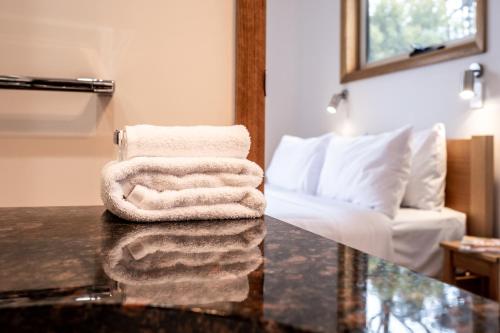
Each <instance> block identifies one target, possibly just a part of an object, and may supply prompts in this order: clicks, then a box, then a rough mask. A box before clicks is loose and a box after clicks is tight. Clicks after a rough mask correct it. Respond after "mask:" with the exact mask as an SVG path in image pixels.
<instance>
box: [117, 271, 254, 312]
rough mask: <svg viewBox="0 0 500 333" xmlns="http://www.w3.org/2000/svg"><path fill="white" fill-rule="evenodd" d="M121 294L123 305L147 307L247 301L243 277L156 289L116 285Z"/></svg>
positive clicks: (166, 284) (162, 285)
mask: <svg viewBox="0 0 500 333" xmlns="http://www.w3.org/2000/svg"><path fill="white" fill-rule="evenodd" d="M118 287H119V288H120V290H121V291H122V292H123V293H124V294H125V301H124V302H125V304H132V305H148V306H151V305H152V306H172V305H177V306H180V305H202V304H209V303H218V302H242V301H244V300H245V299H246V298H247V297H248V292H249V284H248V278H247V277H246V276H242V277H238V278H234V279H224V280H213V281H199V282H195V281H188V282H173V283H172V282H167V283H163V284H156V285H149V284H143V285H129V284H122V283H120V284H119V285H118Z"/></svg>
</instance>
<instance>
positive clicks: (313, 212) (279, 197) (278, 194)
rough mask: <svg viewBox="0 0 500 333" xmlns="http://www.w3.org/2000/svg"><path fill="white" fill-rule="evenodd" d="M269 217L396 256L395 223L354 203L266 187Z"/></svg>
mask: <svg viewBox="0 0 500 333" xmlns="http://www.w3.org/2000/svg"><path fill="white" fill-rule="evenodd" d="M264 193H265V196H266V201H267V208H266V214H267V215H269V216H272V217H275V218H277V219H280V220H282V221H284V222H287V223H290V224H293V225H295V226H297V227H299V228H302V229H305V230H308V231H310V232H313V233H315V234H318V235H321V236H323V237H326V238H328V239H331V240H334V241H337V242H339V243H342V244H345V245H348V246H350V247H353V248H355V249H358V250H361V251H363V252H366V253H368V254H371V255H374V256H377V257H380V258H383V259H387V260H391V259H392V258H393V257H394V251H393V245H392V231H391V220H390V219H389V218H388V217H387V216H386V215H384V214H382V213H378V212H375V211H373V210H369V209H364V208H359V207H357V206H354V205H352V204H348V203H344V202H340V201H335V200H334V199H327V198H321V197H317V196H313V195H308V194H304V193H298V192H292V191H288V190H282V189H279V188H277V187H275V186H271V185H266V188H265V192H264Z"/></svg>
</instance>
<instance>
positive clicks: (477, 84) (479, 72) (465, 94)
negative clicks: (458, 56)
mask: <svg viewBox="0 0 500 333" xmlns="http://www.w3.org/2000/svg"><path fill="white" fill-rule="evenodd" d="M483 72H484V70H483V65H481V64H479V63H477V62H475V63H472V64H471V65H470V66H469V69H468V70H466V71H465V72H464V77H463V80H462V89H461V91H460V97H462V99H465V100H469V101H470V106H471V108H474V109H479V108H482V107H483V83H482V82H481V80H479V78H481V77H482V76H483Z"/></svg>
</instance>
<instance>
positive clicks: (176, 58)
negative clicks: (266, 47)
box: [0, 0, 235, 206]
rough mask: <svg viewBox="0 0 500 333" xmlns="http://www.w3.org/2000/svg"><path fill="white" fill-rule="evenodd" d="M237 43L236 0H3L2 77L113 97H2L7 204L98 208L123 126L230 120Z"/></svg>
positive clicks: (0, 132) (1, 177)
mask: <svg viewBox="0 0 500 333" xmlns="http://www.w3.org/2000/svg"><path fill="white" fill-rule="evenodd" d="M234 45H235V1H234V0H203V1H199V0H150V1H133V0H128V1H122V0H106V1H101V0H86V1H66V0H44V1H31V0H2V1H1V3H0V74H19V75H33V76H44V77H63V78H64V77H69V78H71V77H99V78H103V79H113V80H116V92H115V94H114V96H113V97H112V98H111V99H109V98H98V97H97V96H96V95H93V94H82V93H67V92H29V91H14V90H0V101H1V104H0V184H1V185H2V190H1V192H0V206H61V205H96V204H100V202H101V201H100V198H99V183H100V170H101V168H102V166H103V165H104V164H105V163H106V162H107V161H109V160H111V159H113V158H114V156H115V151H114V146H113V144H112V133H113V131H114V129H117V128H122V127H123V126H124V125H128V124H136V123H151V124H158V125H191V124H214V125H229V124H231V123H232V122H233V119H234V60H235V52H234Z"/></svg>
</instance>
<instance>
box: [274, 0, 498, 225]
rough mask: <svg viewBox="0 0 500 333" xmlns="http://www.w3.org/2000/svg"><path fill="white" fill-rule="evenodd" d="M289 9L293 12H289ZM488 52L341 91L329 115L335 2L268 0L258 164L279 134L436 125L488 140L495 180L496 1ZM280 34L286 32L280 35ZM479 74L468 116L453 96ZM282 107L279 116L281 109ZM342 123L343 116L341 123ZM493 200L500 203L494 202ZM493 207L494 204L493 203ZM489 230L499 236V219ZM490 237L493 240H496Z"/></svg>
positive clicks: (335, 67) (336, 86) (336, 87)
mask: <svg viewBox="0 0 500 333" xmlns="http://www.w3.org/2000/svg"><path fill="white" fill-rule="evenodd" d="M291 8H293V11H292V10H291ZM488 8H489V14H488V25H489V26H488V36H489V40H488V52H487V53H485V54H481V55H477V56H472V57H467V58H461V59H458V60H453V61H448V62H444V63H440V64H435V65H430V66H426V67H421V68H416V69H411V70H407V71H401V72H397V73H393V74H387V75H383V76H378V77H374V78H370V79H365V80H360V81H355V82H352V83H349V84H346V85H345V87H346V88H347V89H348V90H349V93H350V96H349V102H348V103H347V104H344V107H343V110H341V111H340V112H339V113H337V114H336V115H331V114H328V113H327V112H326V111H325V107H326V105H327V104H328V101H329V99H330V97H331V95H332V93H333V92H339V91H340V90H341V89H342V86H341V85H340V83H339V67H340V65H339V63H340V60H339V45H340V40H339V35H340V17H339V15H340V14H339V12H340V0H314V1H310V0H273V1H270V2H269V8H268V54H267V58H268V65H267V71H268V97H267V110H266V112H267V118H266V119H267V123H266V140H267V142H266V151H267V155H266V159H267V162H269V160H270V157H271V156H272V152H273V151H274V149H275V147H276V145H277V143H278V142H279V138H280V137H281V136H282V135H283V134H285V133H290V134H295V135H299V136H314V135H318V134H322V133H325V132H328V131H332V130H334V131H338V132H343V133H351V134H361V133H366V132H371V133H374V132H379V131H384V130H390V129H394V128H396V127H398V126H402V125H405V124H413V125H414V127H415V128H416V129H420V128H425V127H428V126H431V125H432V124H433V123H435V122H438V121H440V122H444V123H445V124H446V126H447V130H448V136H449V137H466V136H470V135H472V134H494V135H495V165H496V168H495V169H496V175H495V178H496V183H497V186H496V188H497V193H498V192H499V191H498V188H499V186H498V182H499V179H500V42H498V33H499V32H500V20H497V19H496V17H495V16H496V13H499V12H500V1H495V0H490V1H488ZM285 26H286V28H285ZM474 61H477V62H480V63H482V64H483V65H484V66H485V70H486V73H485V76H484V80H485V85H486V88H485V89H486V91H485V94H486V102H485V107H484V109H483V110H470V109H469V107H468V103H467V102H465V101H463V100H461V99H460V98H459V96H458V92H459V87H460V78H461V75H462V74H463V71H464V70H465V69H466V68H467V67H468V66H469V64H470V63H471V62H474ZM285 107H286V110H285V109H284V108H285ZM346 115H348V116H346ZM497 197H500V196H497ZM497 201H498V203H499V204H500V198H497ZM497 230H500V219H499V223H498V227H497ZM497 234H498V232H497Z"/></svg>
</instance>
